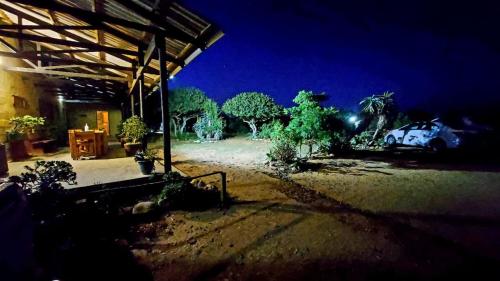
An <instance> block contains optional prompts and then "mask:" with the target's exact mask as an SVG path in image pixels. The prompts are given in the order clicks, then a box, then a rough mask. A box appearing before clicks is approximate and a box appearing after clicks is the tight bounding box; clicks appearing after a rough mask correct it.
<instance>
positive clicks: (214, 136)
mask: <svg viewBox="0 0 500 281" xmlns="http://www.w3.org/2000/svg"><path fill="white" fill-rule="evenodd" d="M203 108H204V109H203V114H202V116H201V117H199V118H198V120H197V121H196V124H195V125H194V130H195V133H196V135H197V136H198V139H199V140H200V141H218V140H220V139H222V134H223V130H224V127H225V122H224V120H223V119H222V118H221V116H220V114H221V112H220V110H219V107H218V106H217V103H215V102H214V101H212V100H208V101H206V102H205V104H204V106H203Z"/></svg>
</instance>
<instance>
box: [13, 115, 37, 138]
mask: <svg viewBox="0 0 500 281" xmlns="http://www.w3.org/2000/svg"><path fill="white" fill-rule="evenodd" d="M9 124H11V125H12V128H11V129H10V130H9V131H8V132H7V138H8V139H9V140H10V141H14V140H19V139H23V138H24V135H25V134H27V133H31V132H33V131H34V130H35V129H36V128H37V127H39V126H43V125H44V124H45V118H44V117H33V116H31V115H24V116H22V117H12V118H10V119H9Z"/></svg>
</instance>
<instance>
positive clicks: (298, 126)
mask: <svg viewBox="0 0 500 281" xmlns="http://www.w3.org/2000/svg"><path fill="white" fill-rule="evenodd" d="M293 101H294V102H295V103H296V104H297V106H295V107H292V108H290V109H288V110H287V112H288V113H290V118H291V120H290V123H289V124H288V127H287V130H288V131H289V132H290V133H291V135H292V138H293V139H294V140H295V142H296V143H298V144H299V147H300V146H301V145H302V144H306V145H307V146H309V153H308V154H309V156H311V155H312V151H313V145H315V144H316V145H317V144H319V143H322V142H327V141H328V140H329V138H330V136H329V132H328V131H327V130H325V126H324V123H325V120H326V117H327V116H328V115H330V114H334V113H335V112H337V110H336V109H334V108H327V109H325V108H322V107H321V106H320V105H319V103H318V102H317V101H316V99H315V96H314V94H313V93H312V92H310V91H309V92H307V91H300V92H299V94H298V95H297V96H296V97H295V99H294V100H293Z"/></svg>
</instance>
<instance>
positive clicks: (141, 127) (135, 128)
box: [123, 116, 148, 156]
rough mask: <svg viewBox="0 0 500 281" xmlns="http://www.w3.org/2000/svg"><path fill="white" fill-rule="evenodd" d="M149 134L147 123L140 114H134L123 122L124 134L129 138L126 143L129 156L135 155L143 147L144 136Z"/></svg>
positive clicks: (125, 146)
mask: <svg viewBox="0 0 500 281" xmlns="http://www.w3.org/2000/svg"><path fill="white" fill-rule="evenodd" d="M147 134H148V127H147V126H146V123H144V121H142V119H141V118H140V117H138V116H132V117H130V118H128V119H127V120H125V122H123V136H124V137H125V138H126V139H127V142H126V143H125V144H124V148H125V153H126V155H127V156H132V155H135V153H136V152H137V151H138V150H140V149H141V148H142V143H143V139H144V137H145V136H146V135H147Z"/></svg>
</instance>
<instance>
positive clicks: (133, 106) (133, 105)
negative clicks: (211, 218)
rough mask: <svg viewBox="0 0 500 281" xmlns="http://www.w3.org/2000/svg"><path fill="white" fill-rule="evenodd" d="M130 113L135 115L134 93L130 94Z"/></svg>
mask: <svg viewBox="0 0 500 281" xmlns="http://www.w3.org/2000/svg"><path fill="white" fill-rule="evenodd" d="M130 113H131V114H132V116H134V115H135V101H134V92H132V93H131V94H130Z"/></svg>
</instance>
